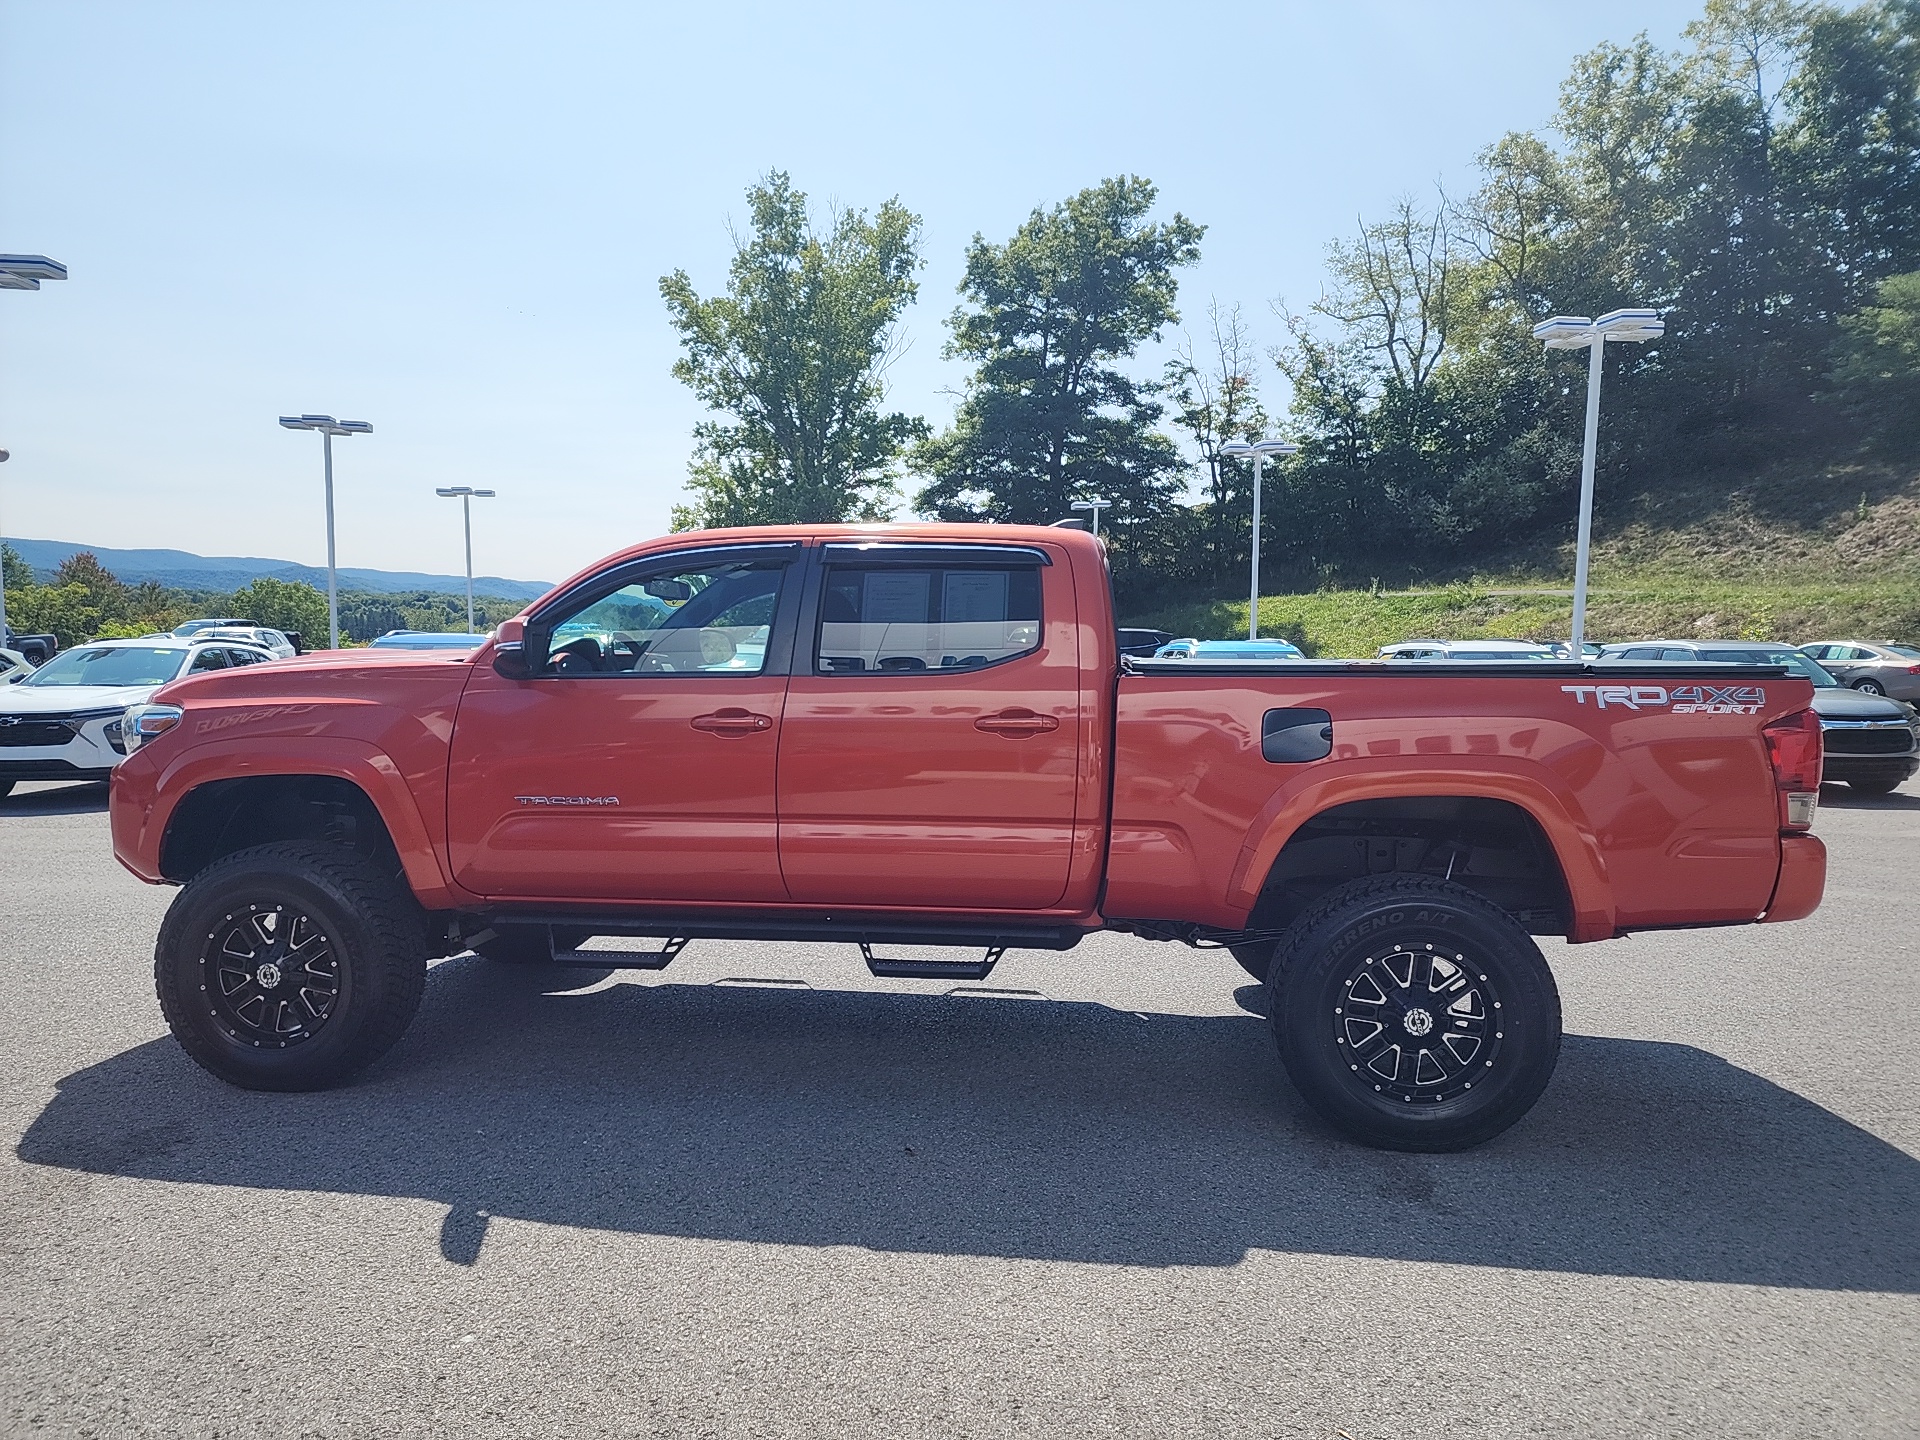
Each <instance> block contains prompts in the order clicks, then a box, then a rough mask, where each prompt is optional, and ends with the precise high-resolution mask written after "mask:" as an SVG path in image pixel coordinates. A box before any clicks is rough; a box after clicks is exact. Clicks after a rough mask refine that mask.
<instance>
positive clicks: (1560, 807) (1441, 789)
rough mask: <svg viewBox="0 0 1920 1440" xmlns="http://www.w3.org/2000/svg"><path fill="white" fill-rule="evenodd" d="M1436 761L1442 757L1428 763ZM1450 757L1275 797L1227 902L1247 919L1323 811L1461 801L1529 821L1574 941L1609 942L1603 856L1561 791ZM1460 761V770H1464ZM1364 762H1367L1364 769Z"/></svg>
mask: <svg viewBox="0 0 1920 1440" xmlns="http://www.w3.org/2000/svg"><path fill="white" fill-rule="evenodd" d="M1429 758H1430V759H1431V760H1439V759H1440V758H1441V757H1429ZM1476 758H1477V757H1471V756H1458V757H1454V763H1453V764H1451V765H1443V764H1433V763H1429V764H1426V765H1423V766H1422V768H1421V770H1420V771H1419V772H1418V773H1417V774H1409V773H1408V772H1407V770H1406V769H1405V768H1403V767H1402V766H1401V764H1400V762H1398V761H1397V760H1396V761H1395V762H1394V765H1393V766H1392V767H1389V768H1383V769H1382V770H1380V771H1379V772H1378V773H1373V774H1369V773H1367V772H1366V771H1364V770H1362V771H1359V772H1357V773H1355V772H1352V771H1349V772H1348V773H1346V774H1341V775H1328V776H1325V777H1324V778H1321V779H1314V780H1308V779H1305V778H1304V777H1303V779H1302V781H1301V782H1300V783H1297V784H1294V785H1289V786H1285V787H1283V788H1281V789H1280V790H1278V791H1276V792H1275V793H1274V795H1273V797H1272V798H1271V799H1269V800H1268V801H1267V803H1266V805H1265V806H1264V807H1263V808H1262V809H1261V811H1260V814H1259V815H1258V817H1256V818H1255V820H1254V822H1253V824H1252V826H1250V827H1249V829H1248V831H1247V838H1246V840H1245V841H1244V842H1243V843H1242V844H1241V847H1240V854H1239V858H1238V859H1237V860H1236V862H1235V864H1234V868H1233V876H1232V879H1231V881H1230V882H1229V884H1228V888H1227V896H1226V899H1227V903H1228V904H1229V905H1231V906H1233V907H1234V908H1235V909H1238V910H1243V911H1246V912H1249V913H1250V912H1251V911H1252V909H1253V906H1254V903H1255V902H1256V901H1257V900H1259V898H1260V888H1261V886H1262V885H1263V884H1264V883H1265V882H1266V878H1267V872H1268V871H1270V870H1271V869H1273V862H1274V861H1275V859H1277V858H1278V856H1279V854H1280V852H1281V850H1282V849H1284V848H1285V846H1286V843H1287V841H1288V840H1290V839H1291V838H1292V837H1293V833H1294V832H1295V831H1296V830H1298V829H1299V828H1300V827H1301V826H1302V825H1304V824H1306V822H1307V821H1309V820H1311V819H1312V818H1313V817H1314V816H1315V815H1318V814H1319V813H1320V812H1321V811H1323V810H1330V809H1332V808H1333V807H1334V806H1336V805H1344V804H1346V803H1348V802H1349V801H1353V800H1394V799H1402V798H1408V797H1413V796H1427V795H1464V796H1474V797H1478V798H1483V799H1488V800H1505V801H1508V802H1510V803H1512V804H1514V805H1517V806H1519V807H1520V808H1521V809H1522V810H1524V811H1526V812H1527V813H1528V814H1529V815H1531V816H1532V817H1533V819H1534V821H1535V822H1536V823H1537V824H1538V825H1539V826H1540V829H1541V831H1542V832H1543V833H1544V834H1545V835H1546V837H1547V842H1548V843H1549V844H1550V845H1552V846H1553V853H1554V856H1555V858H1556V859H1557V860H1558V861H1559V864H1560V871H1561V874H1562V875H1563V876H1564V877H1565V879H1566V883H1567V896H1568V899H1569V901H1570V902H1571V904H1572V908H1573V915H1572V917H1571V918H1572V922H1573V923H1572V930H1571V933H1570V934H1569V936H1568V938H1569V939H1571V940H1575V941H1586V940H1606V939H1610V938H1612V936H1613V935H1614V933H1615V906H1614V899H1613V886H1612V883H1611V882H1610V881H1609V879H1608V877H1607V862H1606V857H1605V856H1604V855H1603V854H1602V852H1601V849H1600V842H1599V839H1598V837H1597V836H1596V835H1595V834H1594V833H1593V829H1592V827H1591V826H1590V825H1588V824H1587V823H1586V821H1585V818H1584V817H1583V816H1581V814H1580V812H1579V809H1578V807H1577V806H1576V805H1574V803H1573V800H1572V797H1571V796H1568V795H1565V794H1562V793H1560V792H1558V791H1557V790H1556V789H1555V788H1554V787H1553V786H1552V785H1550V784H1549V783H1547V782H1546V781H1544V780H1542V779H1541V778H1540V777H1539V776H1538V775H1537V774H1525V773H1516V772H1514V771H1512V770H1508V769H1503V768H1501V766H1500V763H1499V761H1498V760H1490V761H1489V760H1482V761H1480V763H1478V764H1476V763H1474V760H1475V759H1476ZM1463 762H1464V763H1463ZM1362 763H1364V762H1362Z"/></svg>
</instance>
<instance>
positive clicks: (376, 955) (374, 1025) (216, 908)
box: [153, 843, 429, 1090]
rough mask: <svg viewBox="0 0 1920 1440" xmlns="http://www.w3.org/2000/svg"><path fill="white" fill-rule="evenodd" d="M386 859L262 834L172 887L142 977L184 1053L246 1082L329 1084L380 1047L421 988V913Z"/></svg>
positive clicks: (234, 1081) (424, 935) (407, 1017)
mask: <svg viewBox="0 0 1920 1440" xmlns="http://www.w3.org/2000/svg"><path fill="white" fill-rule="evenodd" d="M393 869H394V867H393V866H392V862H391V860H389V862H388V863H387V864H386V865H382V864H380V863H377V862H376V861H374V860H372V859H370V858H368V857H366V856H363V855H359V854H356V853H355V852H354V851H352V850H348V849H345V848H344V847H341V846H336V845H323V844H311V843H294V844H280V845H261V846H258V847H256V848H254V849H251V850H241V851H238V852H236V853H235V854H232V855H228V856H225V857H223V858H222V859H219V860H216V861H215V862H214V863H213V864H211V865H209V866H208V867H207V868H206V869H204V870H202V871H201V872H200V873H199V874H198V875H196V876H195V877H194V878H193V879H191V880H189V881H188V882H187V883H186V885H185V886H183V887H182V888H181V891H180V893H179V895H178V896H176V897H175V899H174V902H173V905H172V906H171V907H170V908H169V909H168V911H167V917H166V919H165V920H164V921H162V922H161V925H160V937H159V940H158V942H157V943H156V944H155V946H154V956H153V978H154V988H155V990H156V991H157V992H158V994H159V998H160V1009H161V1012H162V1014H164V1015H165V1016H166V1020H167V1026H168V1028H169V1029H171V1030H172V1031H173V1034H174V1038H175V1039H176V1040H178V1041H179V1042H180V1046H181V1048H182V1049H184V1050H185V1051H186V1052H187V1054H188V1056H189V1057H191V1058H192V1060H193V1061H194V1063H196V1064H197V1065H199V1066H200V1067H201V1068H202V1069H204V1070H207V1071H208V1072H210V1073H211V1074H213V1075H216V1076H218V1077H219V1078H220V1079H222V1080H225V1081H226V1082H227V1083H228V1084H231V1085H238V1086H241V1087H242V1088H244V1089H248V1090H319V1089H323V1088H325V1087H327V1086H330V1085H338V1084H340V1083H341V1082H342V1081H344V1080H347V1079H349V1078H351V1077H352V1076H353V1075H354V1074H356V1073H358V1072H359V1071H360V1070H362V1069H364V1068H365V1067H366V1066H368V1065H370V1064H372V1063H373V1062H374V1061H375V1060H377V1059H379V1058H380V1056H382V1055H383V1054H385V1053H386V1052H387V1051H388V1050H389V1049H391V1048H392V1046H393V1044H394V1042H396V1041H397V1040H398V1039H399V1038H400V1036H401V1035H402V1033H404V1032H405V1030H406V1028H407V1025H408V1023H409V1022H410V1021H411V1020H412V1019H413V1015H414V1012H415V1011H416V1010H417V1009H419V1007H420V997H421V994H422V992H423V991H424V990H425V988H426V978H427V960H426V956H427V950H428V948H429V946H428V932H427V924H426V913H425V912H424V911H423V910H422V909H421V908H420V906H419V904H418V903H417V902H416V901H415V900H414V898H413V895H412V894H411V893H410V892H409V891H408V890H407V889H406V887H405V885H404V884H403V883H402V882H401V880H400V879H399V877H398V876H397V875H396V874H395V873H393Z"/></svg>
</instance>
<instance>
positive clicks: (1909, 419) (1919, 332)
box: [1833, 271, 1920, 441]
mask: <svg viewBox="0 0 1920 1440" xmlns="http://www.w3.org/2000/svg"><path fill="white" fill-rule="evenodd" d="M1841 328H1842V331H1843V338H1842V341H1841V344H1840V346H1839V353H1838V357H1837V359H1836V362H1835V364H1834V367H1833V380H1834V386H1835V389H1836V390H1837V391H1838V392H1839V397H1840V399H1841V400H1842V402H1843V403H1844V404H1845V405H1846V406H1847V408H1848V409H1849V410H1850V411H1851V412H1852V414H1853V415H1854V417H1855V418H1856V419H1857V420H1858V421H1859V422H1860V423H1861V424H1862V425H1864V426H1865V427H1867V428H1868V429H1870V430H1871V431H1872V432H1873V433H1876V434H1878V435H1881V436H1885V437H1888V438H1892V439H1895V440H1907V441H1911V440H1915V439H1920V271H1916V272H1909V273H1908V274H1905V275H1893V276H1889V277H1888V278H1887V279H1885V280H1883V281H1881V282H1880V286H1879V289H1878V291H1877V292H1876V294H1875V296H1874V303H1873V304H1871V305H1869V306H1867V307H1865V308H1864V309H1862V310H1860V311H1859V312H1858V313H1857V314H1854V315H1850V316H1848V317H1847V318H1846V319H1845V320H1844V321H1842V322H1841Z"/></svg>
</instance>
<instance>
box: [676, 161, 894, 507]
mask: <svg viewBox="0 0 1920 1440" xmlns="http://www.w3.org/2000/svg"><path fill="white" fill-rule="evenodd" d="M747 199H748V201H749V203H750V205H751V207H752V215H753V219H752V232H751V234H750V235H749V236H748V237H746V238H744V239H742V238H741V237H738V236H736V237H735V243H734V257H733V263H732V266H731V267H730V269H729V272H728V281H727V290H726V293H725V294H724V295H716V296H713V297H711V298H708V299H703V298H701V296H700V295H699V294H698V293H696V292H695V290H694V288H693V282H692V281H691V280H690V279H689V278H688V276H687V273H686V272H685V271H684V270H676V271H674V272H673V273H672V274H671V275H668V276H665V277H664V278H662V280H661V281H660V295H661V298H662V299H663V300H665V301H666V305H667V312H668V315H669V317H670V318H671V320H672V323H673V326H674V328H675V329H676V330H677V331H679V333H680V345H681V348H682V350H683V351H684V353H683V355H682V356H681V358H680V359H679V360H677V361H676V362H675V363H674V367H673V373H674V377H675V378H676V379H678V380H680V381H682V382H684V383H685V384H686V385H687V386H689V387H690V388H691V389H692V390H693V392H694V394H696V395H698V396H699V397H700V399H701V400H702V401H704V402H705V403H706V404H707V405H708V406H709V407H711V408H712V409H714V410H716V411H719V412H721V413H722V414H724V415H727V416H730V417H731V419H729V420H714V421H707V422H705V423H703V424H701V425H699V426H698V427H696V428H695V431H694V438H695V441H696V442H697V449H696V453H695V456H694V460H693V462H692V465H691V467H690V478H689V481H688V488H689V489H690V490H691V491H692V492H693V494H694V497H695V499H694V503H693V504H692V505H689V506H685V507H680V508H678V509H676V511H675V512H674V525H675V528H676V529H687V528H693V527H695V526H699V525H747V524H780V523H818V522H831V521H840V520H848V519H855V518H859V519H878V518H884V517H885V516H886V515H887V514H888V513H890V512H891V509H892V506H893V502H894V499H895V496H896V493H897V492H896V490H895V488H894V479H895V476H896V473H897V469H898V461H899V459H900V456H901V454H902V452H903V450H904V448H905V447H906V446H907V445H908V444H910V443H911V442H913V441H915V440H917V439H919V438H920V437H921V436H922V435H923V434H924V433H925V424H924V422H922V421H920V420H918V419H914V418H912V417H909V416H907V415H904V414H899V413H897V412H895V413H883V406H884V403H885V400H886V386H885V384H884V380H885V375H886V371H887V368H888V366H889V365H890V363H891V362H892V360H893V359H894V358H895V356H896V354H897V347H898V341H899V321H900V316H901V313H902V312H903V311H904V310H905V308H906V307H907V306H908V305H909V304H910V303H912V301H913V299H914V296H915V295H916V294H917V293H918V290H919V283H918V281H916V280H915V279H914V275H915V273H916V272H917V271H918V270H919V269H920V266H921V263H922V262H921V259H920V254H919V243H920V219H919V217H918V216H917V215H914V214H913V213H912V212H911V211H909V210H907V209H906V208H905V207H904V206H903V205H901V204H900V202H899V201H898V199H893V200H889V201H887V203H886V204H884V205H882V206H881V207H880V209H879V210H878V211H877V212H876V213H875V215H874V216H873V217H872V218H871V219H869V218H868V216H867V214H866V212H865V211H860V210H848V211H836V212H834V213H832V214H831V215H830V216H829V219H828V223H827V224H826V225H825V226H824V228H821V227H816V226H815V224H814V222H813V219H812V217H811V215H810V214H809V212H808V208H807V197H806V196H805V195H804V194H802V193H801V192H800V191H798V190H795V189H794V188H793V185H792V183H791V181H790V180H789V178H788V177H787V175H786V174H785V173H784V172H781V171H774V172H772V173H771V174H769V175H768V176H767V177H766V178H765V180H763V181H762V182H761V183H760V184H759V185H756V186H754V187H753V188H752V189H750V190H749V191H748V192H747Z"/></svg>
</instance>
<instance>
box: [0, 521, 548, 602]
mask: <svg viewBox="0 0 1920 1440" xmlns="http://www.w3.org/2000/svg"><path fill="white" fill-rule="evenodd" d="M6 543H7V544H8V545H11V546H12V547H13V548H14V549H15V550H16V551H18V552H19V554H20V558H21V559H22V560H25V561H26V562H27V564H29V565H31V566H32V567H33V572H34V575H35V577H36V578H37V579H40V580H42V581H45V580H50V579H52V578H53V572H54V571H55V570H57V569H58V568H59V567H60V563H61V561H63V560H65V559H66V558H67V557H68V556H69V555H77V554H79V553H80V552H81V551H82V550H91V551H92V552H93V553H94V554H95V555H96V556H98V557H99V560H100V563H101V564H102V565H104V566H106V567H107V569H109V570H111V571H112V572H113V573H114V574H115V575H117V576H119V577H120V579H122V580H124V581H126V582H127V584H129V585H138V584H139V583H140V582H141V581H143V580H156V581H158V582H159V583H160V584H162V585H165V586H168V587H170V588H172V589H176V590H238V589H240V588H241V586H243V585H251V584H252V583H253V582H254V581H255V580H258V579H261V578H262V577H265V578H268V579H273V580H304V581H306V582H307V583H308V584H309V585H313V586H317V587H318V588H319V589H321V590H325V589H326V588H327V571H326V567H325V566H321V565H296V564H295V563H294V562H293V561H291V560H263V559H260V558H259V557H257V556H247V555H211V556H209V555H195V554H192V553H191V552H189V551H186V550H116V549H114V548H112V547H111V546H108V545H75V544H71V543H69V542H68V541H65V540H16V539H14V538H13V537H11V536H8V537H7V541H6ZM334 573H335V574H336V575H337V576H338V580H339V586H340V588H341V589H342V590H362V591H371V592H372V593H374V594H376V595H398V594H404V593H406V592H408V591H411V590H437V591H441V592H443V593H446V592H451V593H454V594H465V593H466V589H467V577H466V576H464V575H429V574H426V573H424V572H421V571H415V570H362V569H359V568H355V567H349V566H344V565H343V566H341V567H339V569H337V570H336V571H335V572H334ZM552 588H553V587H552V586H551V585H550V584H548V583H547V582H546V581H544V580H507V579H504V578H502V577H501V576H498V575H476V576H474V577H473V593H474V594H475V595H489V596H492V597H494V598H495V599H499V600H535V599H538V598H539V597H540V596H542V595H544V594H546V593H547V591H549V590H550V589H552Z"/></svg>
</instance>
